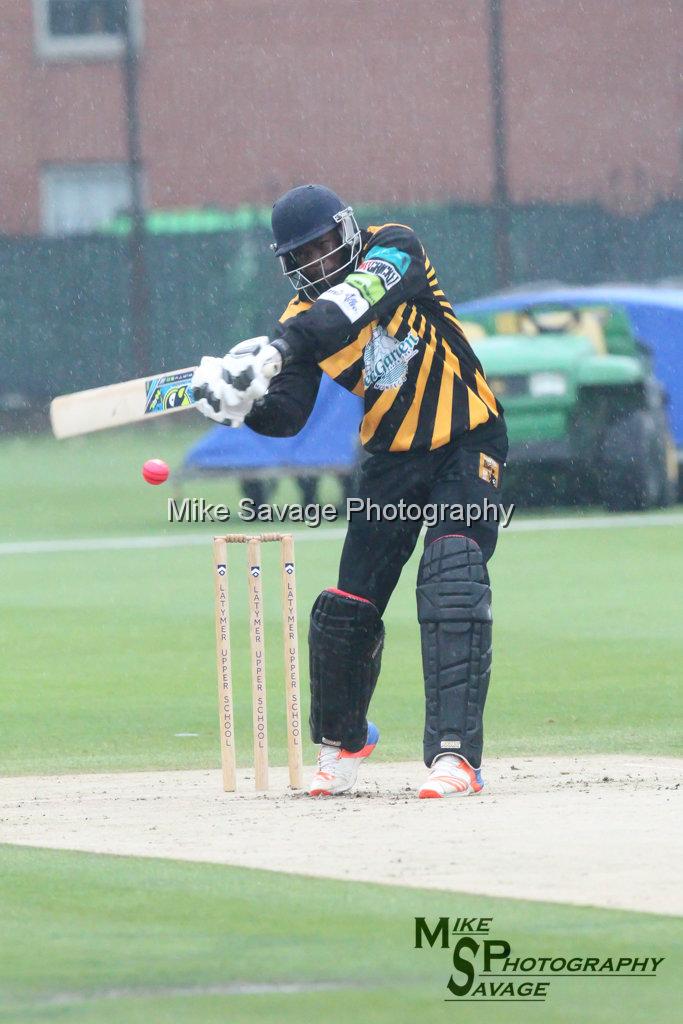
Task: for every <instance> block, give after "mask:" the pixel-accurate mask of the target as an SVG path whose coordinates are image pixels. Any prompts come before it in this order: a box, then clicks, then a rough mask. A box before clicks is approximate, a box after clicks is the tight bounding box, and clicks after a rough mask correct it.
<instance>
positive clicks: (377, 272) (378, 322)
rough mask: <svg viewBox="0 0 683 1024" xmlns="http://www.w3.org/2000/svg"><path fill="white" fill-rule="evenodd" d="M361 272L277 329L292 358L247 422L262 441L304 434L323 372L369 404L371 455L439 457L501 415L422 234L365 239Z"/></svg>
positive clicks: (293, 305) (366, 420) (298, 301)
mask: <svg viewBox="0 0 683 1024" xmlns="http://www.w3.org/2000/svg"><path fill="white" fill-rule="evenodd" d="M362 243H363V244H362V250H361V255H360V258H359V262H358V266H357V269H356V270H355V271H353V272H352V273H351V274H349V275H348V276H347V277H346V278H345V279H344V280H343V281H342V282H341V283H339V284H336V285H334V286H333V287H332V288H329V289H328V290H327V291H326V292H323V294H322V295H321V296H320V297H319V298H318V299H317V300H316V301H315V302H310V301H308V300H307V299H305V298H303V297H301V296H297V297H296V298H294V299H293V300H292V301H291V302H290V303H289V305H288V307H287V309H286V310H285V312H284V313H283V315H282V317H281V318H280V320H279V323H278V332H279V334H280V336H281V338H282V339H283V342H284V344H285V346H286V349H287V351H288V352H289V357H288V359H287V360H286V362H285V366H284V368H283V370H282V372H281V373H280V375H279V376H278V377H276V378H274V380H273V381H272V382H271V385H270V388H269V391H268V394H267V395H266V396H265V398H263V399H261V401H260V402H258V403H257V405H256V406H255V408H254V409H253V410H252V412H251V413H250V415H249V416H248V417H247V419H246V423H247V424H248V425H249V426H251V427H253V428H254V429H255V430H257V431H259V432H260V433H267V434H283V433H285V434H291V433H296V432H297V431H298V430H299V429H301V427H302V426H303V424H304V423H305V421H306V419H307V418H308V415H309V414H310V411H311V409H312V408H313V404H314V402H315V397H316V394H317V390H318V385H319V382H320V374H321V372H324V373H327V374H329V375H330V377H332V378H333V379H334V380H335V381H337V383H339V384H341V385H342V387H344V388H346V389H347V390H349V391H352V392H353V393H354V394H356V395H360V396H362V398H363V400H364V415H363V421H362V423H361V428H360V437H361V443H362V444H363V445H364V447H365V448H366V449H367V450H368V451H369V452H373V453H374V452H406V451H420V450H423V451H430V450H434V449H437V448H441V447H442V446H443V445H446V444H448V443H449V442H451V441H452V440H454V439H456V438H458V437H460V436H461V435H463V434H465V433H467V432H468V431H471V430H474V429H475V428H477V427H479V426H481V425H482V424H485V423H487V422H489V421H492V420H497V419H501V420H502V408H501V406H500V405H499V404H498V402H497V401H496V399H495V397H494V395H493V393H492V392H491V389H490V388H489V386H488V384H487V382H486V378H485V376H484V372H483V370H482V367H481V364H480V363H479V360H478V359H477V357H476V356H475V354H474V352H473V350H472V348H471V346H470V345H469V343H468V341H467V339H466V337H465V335H464V333H463V330H462V327H461V326H460V323H459V322H458V319H457V317H456V315H455V313H454V312H453V309H452V307H451V304H450V303H449V301H448V300H447V298H446V296H445V295H444V293H443V291H442V290H441V288H440V286H439V282H438V279H437V276H436V271H435V270H434V267H433V266H432V264H431V262H430V260H429V258H428V257H427V255H426V254H425V251H424V249H423V248H422V245H421V244H420V242H419V240H418V238H417V236H416V235H415V233H414V232H413V231H412V230H411V229H410V228H408V227H405V226H404V225H402V224H384V225H383V226H381V227H370V228H368V229H367V230H366V231H363V237H362Z"/></svg>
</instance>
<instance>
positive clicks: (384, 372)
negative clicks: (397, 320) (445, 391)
mask: <svg viewBox="0 0 683 1024" xmlns="http://www.w3.org/2000/svg"><path fill="white" fill-rule="evenodd" d="M419 343H420V339H419V338H418V336H417V334H413V333H412V331H411V333H410V334H409V335H408V336H407V337H406V338H403V339H402V340H401V341H398V340H397V339H396V338H392V337H391V335H390V334H387V332H386V331H385V330H384V328H382V327H375V329H374V331H373V332H372V337H371V338H370V341H369V342H368V343H367V345H366V346H365V352H364V356H363V359H364V367H365V368H364V372H363V381H364V383H365V387H366V388H377V390H378V391H386V390H387V389H388V388H399V387H400V386H401V385H402V384H403V383H404V381H405V379H406V377H407V376H408V363H409V362H410V360H411V359H412V358H413V356H414V355H415V353H416V352H417V347H418V345H419Z"/></svg>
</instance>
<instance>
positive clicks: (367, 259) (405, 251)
mask: <svg viewBox="0 0 683 1024" xmlns="http://www.w3.org/2000/svg"><path fill="white" fill-rule="evenodd" d="M426 286H427V275H426V271H425V257H424V250H423V248H422V245H421V244H420V242H419V240H418V238H417V235H416V234H415V232H414V231H411V229H410V228H408V227H404V226H403V225H400V224H389V225H386V226H385V227H383V228H380V229H379V230H378V231H376V232H375V234H374V235H373V236H372V237H371V239H370V241H369V242H368V243H367V244H366V247H365V253H364V255H363V256H362V257H361V262H360V263H359V264H358V267H357V268H356V270H354V271H353V272H352V273H351V274H349V275H348V276H347V277H346V278H345V279H344V281H342V282H341V283H340V284H336V285H334V286H333V287H332V288H329V289H328V290H327V291H326V292H323V294H322V295H321V296H320V297H319V298H318V299H317V300H316V301H315V302H314V303H313V305H312V306H311V307H310V308H309V309H307V310H305V311H304V312H303V313H300V314H299V315H298V316H297V317H296V318H294V319H292V320H288V321H287V322H286V323H285V325H284V329H283V333H282V339H283V341H284V343H285V345H286V348H287V350H288V351H289V352H290V353H291V354H292V356H293V357H294V358H297V357H298V358H302V359H303V358H306V356H308V358H311V356H313V358H314V359H315V361H316V362H321V361H322V360H324V359H326V358H327V357H328V356H330V355H333V354H334V353H335V352H336V351H338V349H339V348H340V346H342V345H343V344H344V343H345V341H346V339H347V338H349V337H350V336H351V335H352V334H357V332H358V331H359V330H361V329H362V328H363V327H365V326H366V325H367V324H369V323H371V322H372V321H373V320H380V319H381V318H382V317H385V316H386V315H387V314H389V316H391V314H392V313H393V312H394V310H395V309H396V307H397V306H400V305H401V303H403V302H406V301H408V300H409V299H411V298H413V297H414V296H416V295H418V294H419V293H420V292H421V291H422V290H423V289H424V288H425V287H426Z"/></svg>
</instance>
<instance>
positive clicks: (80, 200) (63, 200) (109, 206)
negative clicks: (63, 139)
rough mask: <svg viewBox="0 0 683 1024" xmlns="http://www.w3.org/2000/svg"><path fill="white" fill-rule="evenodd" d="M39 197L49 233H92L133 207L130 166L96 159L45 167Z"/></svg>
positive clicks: (43, 223)
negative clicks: (97, 162)
mask: <svg viewBox="0 0 683 1024" xmlns="http://www.w3.org/2000/svg"><path fill="white" fill-rule="evenodd" d="M40 199H41V220H42V227H43V232H44V233H45V234H46V235H83V234H90V233H92V232H94V231H97V230H98V229H99V228H101V227H103V226H104V225H106V224H108V223H109V222H110V221H111V220H113V219H114V217H116V215H117V214H118V213H121V212H122V211H124V210H128V209H130V206H131V193H130V181H129V178H128V168H127V166H126V164H94V163H93V164H70V165H68V164H67V165H64V164H62V165H50V166H48V167H44V168H43V169H42V171H41V178H40Z"/></svg>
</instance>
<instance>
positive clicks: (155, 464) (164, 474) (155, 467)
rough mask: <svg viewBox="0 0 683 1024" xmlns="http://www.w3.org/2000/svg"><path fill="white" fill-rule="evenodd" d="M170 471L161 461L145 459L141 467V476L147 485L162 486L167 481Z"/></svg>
mask: <svg viewBox="0 0 683 1024" xmlns="http://www.w3.org/2000/svg"><path fill="white" fill-rule="evenodd" d="M169 472H170V470H169V468H168V466H167V465H166V463H165V462H164V460H163V459H147V462H146V463H145V464H144V466H143V467H142V475H143V476H144V478H145V480H146V481H147V483H148V484H163V482H164V480H168V474H169Z"/></svg>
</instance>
